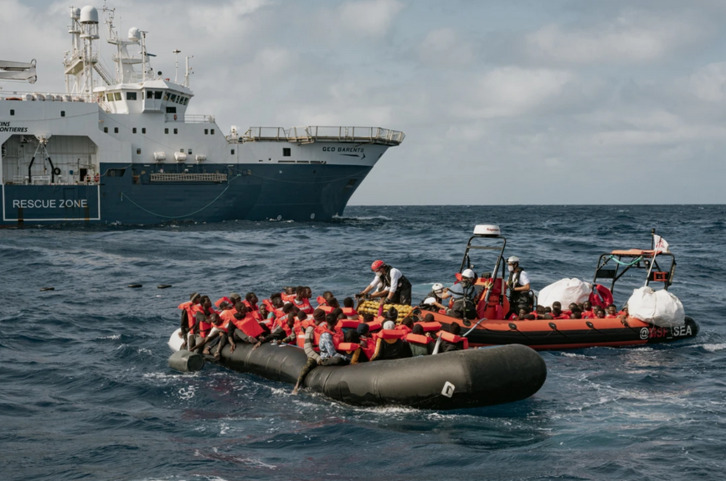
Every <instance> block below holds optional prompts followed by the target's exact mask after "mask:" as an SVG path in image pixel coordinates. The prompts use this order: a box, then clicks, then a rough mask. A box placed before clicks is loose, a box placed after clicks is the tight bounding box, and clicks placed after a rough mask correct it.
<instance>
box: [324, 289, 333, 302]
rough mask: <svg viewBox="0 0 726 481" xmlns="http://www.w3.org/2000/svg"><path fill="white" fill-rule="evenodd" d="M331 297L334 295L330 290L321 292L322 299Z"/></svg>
mask: <svg viewBox="0 0 726 481" xmlns="http://www.w3.org/2000/svg"><path fill="white" fill-rule="evenodd" d="M333 297H335V296H333V293H332V292H330V291H325V292H323V299H325V300H326V301H328V300H330V299H332V298H333Z"/></svg>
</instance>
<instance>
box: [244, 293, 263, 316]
mask: <svg viewBox="0 0 726 481" xmlns="http://www.w3.org/2000/svg"><path fill="white" fill-rule="evenodd" d="M258 301H259V299H258V298H257V294H255V293H254V292H248V293H247V294H245V300H244V301H242V302H243V303H244V305H245V306H247V311H248V312H250V313H251V314H252V315H253V316H254V317H255V319H257V321H258V322H260V321H262V320H263V319H262V314H261V313H260V306H258V305H257V302H258Z"/></svg>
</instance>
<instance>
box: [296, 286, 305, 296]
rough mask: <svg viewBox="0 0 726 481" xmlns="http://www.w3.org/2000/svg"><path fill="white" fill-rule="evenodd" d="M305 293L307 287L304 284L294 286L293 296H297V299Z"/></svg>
mask: <svg viewBox="0 0 726 481" xmlns="http://www.w3.org/2000/svg"><path fill="white" fill-rule="evenodd" d="M306 293H307V289H306V288H305V286H297V287H296V288H295V297H297V298H298V299H303V298H304V297H305V294H306Z"/></svg>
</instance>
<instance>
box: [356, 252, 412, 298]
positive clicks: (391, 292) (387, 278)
mask: <svg viewBox="0 0 726 481" xmlns="http://www.w3.org/2000/svg"><path fill="white" fill-rule="evenodd" d="M371 270H372V271H373V272H375V273H376V277H374V278H373V281H372V282H371V283H370V284H368V287H366V288H365V289H363V290H362V291H361V292H360V293H359V294H358V296H359V297H363V296H365V295H366V294H368V293H369V292H370V291H372V290H373V291H374V292H373V294H371V297H378V298H380V299H381V304H382V303H384V302H391V303H393V304H406V305H409V306H410V305H411V283H410V282H409V280H408V279H406V276H404V275H403V274H402V273H401V271H399V270H398V269H396V268H395V267H391V266H389V265H388V264H386V263H385V262H383V261H382V260H377V261H373V264H371Z"/></svg>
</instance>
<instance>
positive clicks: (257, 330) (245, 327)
mask: <svg viewBox="0 0 726 481" xmlns="http://www.w3.org/2000/svg"><path fill="white" fill-rule="evenodd" d="M234 309H235V310H234V312H233V313H232V316H231V318H230V321H231V322H230V324H229V329H230V331H231V335H232V338H233V339H234V340H236V341H241V342H246V343H249V344H255V347H258V346H259V344H260V341H261V340H262V339H263V334H264V333H265V331H264V329H262V326H260V324H259V323H258V322H257V321H256V320H255V318H254V316H253V315H252V314H251V313H249V312H248V311H247V306H245V305H244V304H243V303H242V301H238V302H237V304H235V306H234ZM226 312H228V311H225V313H226ZM225 313H223V314H225Z"/></svg>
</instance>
